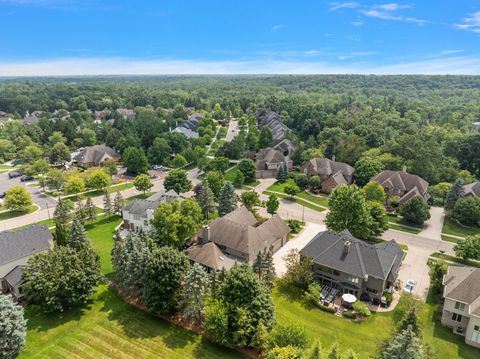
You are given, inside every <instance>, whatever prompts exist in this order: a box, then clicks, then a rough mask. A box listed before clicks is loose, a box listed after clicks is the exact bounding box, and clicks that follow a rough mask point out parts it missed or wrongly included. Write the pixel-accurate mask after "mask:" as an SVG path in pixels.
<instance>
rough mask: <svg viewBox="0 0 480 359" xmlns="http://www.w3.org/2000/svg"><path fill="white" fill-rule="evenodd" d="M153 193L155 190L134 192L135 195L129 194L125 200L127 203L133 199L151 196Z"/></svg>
mask: <svg viewBox="0 0 480 359" xmlns="http://www.w3.org/2000/svg"><path fill="white" fill-rule="evenodd" d="M155 193H156V192H147V193H145V194H143V193H140V194H136V195H135V196H130V197H127V198H125V202H126V203H128V202H130V201H131V200H134V199H147V198H148V197H150V196H153V195H154V194H155Z"/></svg>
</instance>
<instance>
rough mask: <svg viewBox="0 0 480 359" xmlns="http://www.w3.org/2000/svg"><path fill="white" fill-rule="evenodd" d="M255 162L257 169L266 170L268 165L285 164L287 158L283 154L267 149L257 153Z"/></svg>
mask: <svg viewBox="0 0 480 359" xmlns="http://www.w3.org/2000/svg"><path fill="white" fill-rule="evenodd" d="M255 160H256V163H255V167H256V168H257V170H264V169H267V168H266V165H267V164H279V163H283V162H285V156H284V155H283V153H282V152H280V151H277V150H274V149H273V148H270V147H267V148H264V149H263V150H260V151H258V152H257V154H256V155H255Z"/></svg>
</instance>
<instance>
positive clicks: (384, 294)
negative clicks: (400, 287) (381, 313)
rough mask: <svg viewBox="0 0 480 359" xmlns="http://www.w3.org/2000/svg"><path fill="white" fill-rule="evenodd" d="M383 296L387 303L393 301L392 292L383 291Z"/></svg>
mask: <svg viewBox="0 0 480 359" xmlns="http://www.w3.org/2000/svg"><path fill="white" fill-rule="evenodd" d="M383 296H384V297H385V301H386V302H387V305H390V304H391V303H392V301H393V294H392V293H388V292H385V293H383Z"/></svg>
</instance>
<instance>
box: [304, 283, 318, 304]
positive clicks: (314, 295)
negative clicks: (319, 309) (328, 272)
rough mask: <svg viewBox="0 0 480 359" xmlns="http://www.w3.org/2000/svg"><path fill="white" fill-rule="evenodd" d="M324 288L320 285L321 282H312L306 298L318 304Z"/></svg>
mask: <svg viewBox="0 0 480 359" xmlns="http://www.w3.org/2000/svg"><path fill="white" fill-rule="evenodd" d="M321 290H322V288H321V287H320V284H318V283H317V282H312V283H310V285H309V286H308V291H306V292H305V298H306V299H307V300H308V301H309V302H311V303H313V304H315V305H317V304H319V303H320V291H321Z"/></svg>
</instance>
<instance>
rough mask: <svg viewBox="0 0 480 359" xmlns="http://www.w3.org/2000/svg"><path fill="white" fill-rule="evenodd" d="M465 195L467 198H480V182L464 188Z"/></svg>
mask: <svg viewBox="0 0 480 359" xmlns="http://www.w3.org/2000/svg"><path fill="white" fill-rule="evenodd" d="M463 193H464V195H465V196H475V197H480V181H478V182H473V183H469V184H466V185H465V186H463Z"/></svg>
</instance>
